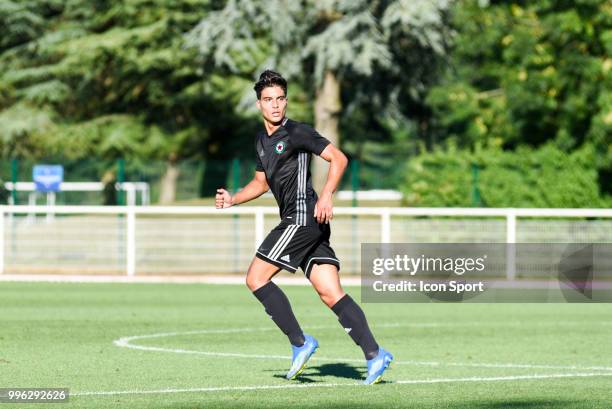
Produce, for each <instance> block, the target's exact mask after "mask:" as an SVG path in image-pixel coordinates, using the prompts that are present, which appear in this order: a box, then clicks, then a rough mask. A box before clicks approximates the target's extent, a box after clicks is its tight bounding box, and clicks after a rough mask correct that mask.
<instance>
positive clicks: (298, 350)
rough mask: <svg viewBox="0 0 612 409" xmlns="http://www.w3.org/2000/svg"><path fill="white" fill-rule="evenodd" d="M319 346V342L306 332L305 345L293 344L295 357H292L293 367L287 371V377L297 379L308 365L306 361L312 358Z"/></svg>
mask: <svg viewBox="0 0 612 409" xmlns="http://www.w3.org/2000/svg"><path fill="white" fill-rule="evenodd" d="M318 347H319V342H318V341H317V340H316V339H314V338H313V337H311V336H310V335H306V334H304V345H302V346H301V347H296V346H294V345H291V349H292V351H293V357H292V358H291V368H290V369H289V372H287V379H295V378H297V376H298V375H299V374H300V373H302V371H303V370H304V368H305V367H306V362H308V360H309V359H310V357H311V356H312V354H314V353H315V351H316V350H317V348H318Z"/></svg>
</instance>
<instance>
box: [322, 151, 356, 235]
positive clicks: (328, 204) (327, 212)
mask: <svg viewBox="0 0 612 409" xmlns="http://www.w3.org/2000/svg"><path fill="white" fill-rule="evenodd" d="M319 156H321V157H322V158H323V159H325V160H326V161H328V162H329V172H328V173H327V182H325V186H323V190H322V191H321V194H320V195H319V200H318V201H317V204H316V205H315V210H314V217H315V219H317V223H329V221H330V220H331V219H333V217H334V213H333V202H332V195H333V193H334V192H335V191H336V189H338V185H339V184H340V180H341V179H342V175H343V174H344V170H345V169H346V165H347V164H348V159H347V158H346V156H345V155H344V153H342V151H341V150H340V149H338V148H336V147H335V146H334V145H332V144H331V143H330V144H328V145H327V146H326V147H325V149H323V151H322V152H321V154H320V155H319Z"/></svg>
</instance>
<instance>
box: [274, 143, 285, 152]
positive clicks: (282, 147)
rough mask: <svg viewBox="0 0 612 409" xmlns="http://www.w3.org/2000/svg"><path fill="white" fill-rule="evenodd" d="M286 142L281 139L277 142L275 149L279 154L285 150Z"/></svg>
mask: <svg viewBox="0 0 612 409" xmlns="http://www.w3.org/2000/svg"><path fill="white" fill-rule="evenodd" d="M285 147H286V145H285V142H284V141H280V142H279V143H277V144H276V146H274V150H275V151H276V153H277V154H279V155H280V154H281V153H283V152H285Z"/></svg>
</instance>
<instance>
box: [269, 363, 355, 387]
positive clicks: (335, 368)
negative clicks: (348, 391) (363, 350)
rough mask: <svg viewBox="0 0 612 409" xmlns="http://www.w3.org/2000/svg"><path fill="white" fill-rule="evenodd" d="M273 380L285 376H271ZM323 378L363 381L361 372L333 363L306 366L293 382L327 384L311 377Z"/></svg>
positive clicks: (348, 366)
mask: <svg viewBox="0 0 612 409" xmlns="http://www.w3.org/2000/svg"><path fill="white" fill-rule="evenodd" d="M273 376H274V377H275V378H281V379H284V378H285V375H280V374H276V375H273ZM313 376H316V377H325V376H335V377H338V378H346V379H355V380H362V379H364V376H365V374H364V373H363V372H362V371H359V370H357V368H355V367H354V366H352V365H347V364H344V363H337V364H336V363H334V364H323V365H317V366H307V367H306V369H304V372H302V373H301V374H300V375H299V376H298V377H297V379H295V380H294V382H301V383H312V382H328V380H323V379H322V380H314V379H311V377H313Z"/></svg>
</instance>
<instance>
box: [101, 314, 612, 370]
mask: <svg viewBox="0 0 612 409" xmlns="http://www.w3.org/2000/svg"><path fill="white" fill-rule="evenodd" d="M474 324H477V325H482V323H474ZM420 325H421V324H419V323H413V324H401V323H389V324H379V325H376V327H414V326H420ZM422 325H423V326H426V327H430V326H434V327H435V326H442V325H445V326H446V325H448V326H455V325H454V324H453V323H448V324H444V323H437V324H433V323H422ZM456 325H462V324H456ZM325 328H336V326H329V325H321V326H310V327H309V329H325ZM275 329H276V328H272V327H267V328H229V329H207V330H196V331H184V332H163V333H155V334H147V335H135V336H128V337H121V338H119V339H116V340H114V341H113V344H115V345H116V346H118V347H122V348H130V349H136V350H141V351H152V352H170V353H175V354H194V355H204V356H211V357H226V358H227V357H232V358H254V359H284V360H290V359H291V357H290V356H288V355H259V354H241V353H231V352H212V351H197V350H191V349H181V348H163V347H156V346H145V345H136V344H133V343H132V341H136V340H139V339H154V338H165V337H173V336H181V335H202V334H230V333H242V332H260V331H271V330H275ZM312 359H313V360H319V361H334V362H338V361H341V362H358V363H363V359H353V358H338V357H334V358H327V357H320V356H313V358H312ZM393 364H394V365H415V366H454V367H472V368H522V369H568V370H589V371H605V372H608V371H612V367H608V366H586V367H585V366H575V365H540V364H513V363H476V362H466V363H463V362H435V361H394V362H393Z"/></svg>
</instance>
